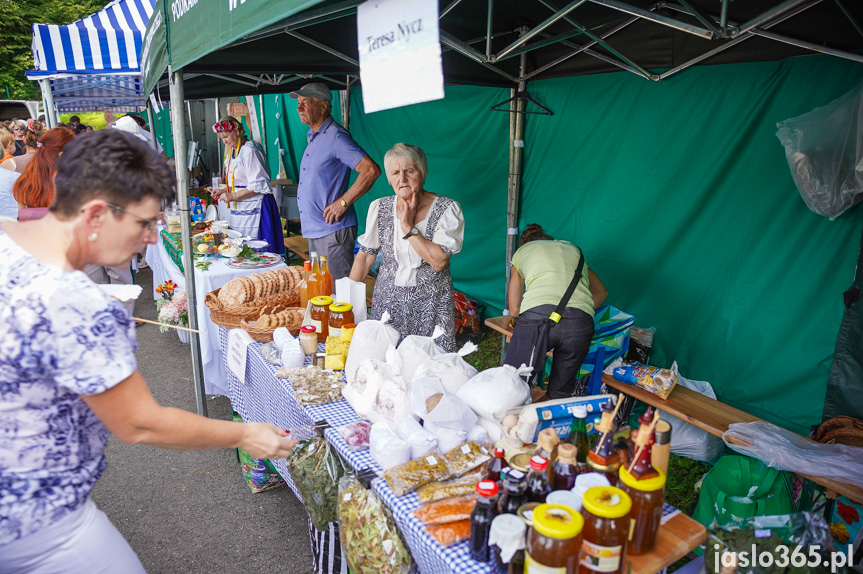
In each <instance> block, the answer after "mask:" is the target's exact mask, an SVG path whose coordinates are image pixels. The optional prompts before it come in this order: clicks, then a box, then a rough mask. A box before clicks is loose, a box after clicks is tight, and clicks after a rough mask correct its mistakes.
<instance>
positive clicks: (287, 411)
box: [219, 327, 679, 574]
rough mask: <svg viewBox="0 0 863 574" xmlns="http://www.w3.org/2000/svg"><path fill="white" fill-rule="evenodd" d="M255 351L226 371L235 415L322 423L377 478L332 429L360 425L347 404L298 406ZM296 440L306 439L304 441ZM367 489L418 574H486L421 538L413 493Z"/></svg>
mask: <svg viewBox="0 0 863 574" xmlns="http://www.w3.org/2000/svg"><path fill="white" fill-rule="evenodd" d="M227 342H228V330H227V329H225V328H224V327H219V345H220V347H221V349H222V356H223V357H224V356H227V353H226V352H225V351H226V349H227ZM260 346H261V344H260V343H255V344H253V345H252V346H251V347H250V348H249V355H248V358H247V360H246V383H244V384H243V383H240V381H239V380H238V379H237V378H236V377H235V376H234V375H233V374H232V373H231V372H230V370H228V369H225V371H226V373H227V377H228V383H229V389H230V395H229V396H230V399H231V405H232V406H233V408H234V410H235V411H237V412H238V413H240V415H241V416H242V417H243V420H244V421H246V422H269V423H273V424H275V425H277V426H279V427H282V428H285V429H297V428H303V427H309V426H311V425H313V424H314V422H315V421H320V420H326V421H327V423H329V425H330V428H328V429H326V430H325V431H324V436H326V438H327V440H328V441H329V442H330V444H331V445H332V446H333V447H334V448H335V449H336V451H337V452H338V453H339V454H340V455H341V456H342V457H343V458H344V459H345V460H347V461H348V463H349V464H350V465H351V467H352V468H354V469H355V470H358V471H359V470H363V469H366V468H369V469H371V470H373V471H375V472H376V473H377V474H378V475H380V474H381V473H382V472H383V469H382V468H381V467H380V465H378V464H377V463H376V462H375V461H374V460H372V457H371V455H370V454H369V451H368V449H365V450H360V451H355V450H352V449H351V447H349V446H348V445H347V443H346V442H345V441H344V440H342V437H341V435H339V433H338V430H337V428H338V427H339V426H341V425H344V424H347V423H350V422H353V421H357V420H360V417H359V416H357V413H356V412H354V409H353V408H351V406H350V405H349V404H348V402H347V401H345V400H341V401H337V402H335V403H328V404H325V405H315V406H308V407H306V406H303V405H301V404H300V403H299V402H298V401H297V399H296V397H295V396H294V392H293V389H292V388H291V384H290V382H289V381H288V380H287V379H279V378H277V377H276V376H275V372H276V371H277V370H278V368H277V367H275V366H274V365H271V364H270V363H268V362H266V361H265V360H264V357H263V356H262V355H261V353H260V352H258V349H259V348H260ZM319 347H320V351H322V352H323V351H324V348H323V345H320V346H319ZM307 361H308V359H307ZM299 438H307V436H301V437H299ZM272 462H273V463H274V466H275V468H276V470H278V471H279V474H281V475H282V477H283V478H284V479H285V481H286V482H287V483H288V486H290V487H291V490H293V491H294V494H296V496H297V498H298V499H300V501H302V497H300V494H299V493H298V492H297V489H296V487H295V486H294V482H293V480H291V474H290V472H288V468H287V466H286V465H285V460H284V459H280V460H276V461H272ZM372 488H373V489H374V491H375V492H376V493H377V494H378V496H380V497H381V499H382V500H383V501H384V503H385V504H386V505H387V506H388V507H389V508H390V509H391V510H392V512H393V517H394V518H395V521H396V524H397V525H398V527H399V529H400V530H401V532H402V534H403V535H404V537H405V540H406V541H407V543H408V546H409V547H410V550H411V554H412V555H413V557H414V560H415V561H416V563H417V566H418V567H419V570H420V572H421V573H422V574H439V573H440V574H446V573H450V572H457V573H459V574H461V573H465V574H474V573H475V574H486V573H487V572H488V571H489V565H488V564H484V563H481V562H476V561H474V560H471V558H470V552H469V549H468V542H467V541H465V542H461V543H459V544H455V545H453V546H451V547H449V548H443V547H442V546H441V545H440V544H438V543H437V542H435V541H434V539H432V538H431V537H430V536H429V535H428V534H426V532H425V529H424V527H423V525H422V524H421V523H420V522H419V520H417V519H416V517H414V515H413V510H414V509H416V508H418V507H419V506H420V503H419V499H418V498H417V495H416V493H415V492H411V493H409V494H406V495H404V496H396V495H395V494H393V491H392V490H390V487H389V485H388V484H387V482H386V480H384V479H383V478H377V479H375V480H374V481H373V482H372ZM677 512H679V511H678V510H677V509H676V508H674V507H673V506H669V505H668V504H666V505H665V508H664V510H663V520H662V522H663V523H665V522H666V521H667V520H669V519H670V518H671V517H673V516H674V515H675V514H676V513H677Z"/></svg>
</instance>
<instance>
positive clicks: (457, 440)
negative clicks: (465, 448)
mask: <svg viewBox="0 0 863 574" xmlns="http://www.w3.org/2000/svg"><path fill="white" fill-rule="evenodd" d="M423 428H425V429H426V430H427V431H429V432H430V433H432V434H433V435H434V436H435V438H436V439H437V448H438V451H439V452H448V451H451V450H452V449H454V448H455V447H457V446H459V445H461V444H464V443H465V442H467V431H459V430H453V429H448V428H446V427H442V426H440V425H436V424H435V423H433V422H430V421H425V423H424V424H423Z"/></svg>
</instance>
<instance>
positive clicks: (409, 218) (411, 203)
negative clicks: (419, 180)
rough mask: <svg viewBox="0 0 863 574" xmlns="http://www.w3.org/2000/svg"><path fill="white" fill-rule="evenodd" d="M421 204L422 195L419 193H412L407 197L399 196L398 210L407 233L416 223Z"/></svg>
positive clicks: (403, 230) (403, 228)
mask: <svg viewBox="0 0 863 574" xmlns="http://www.w3.org/2000/svg"><path fill="white" fill-rule="evenodd" d="M419 205H420V195H419V194H418V193H412V194H410V195H409V196H408V197H407V198H402V197H401V196H398V208H397V211H398V215H399V223H401V226H402V232H403V233H407V232H408V231H410V230H411V228H412V227H413V226H414V225H415V223H416V217H417V209H418V208H419Z"/></svg>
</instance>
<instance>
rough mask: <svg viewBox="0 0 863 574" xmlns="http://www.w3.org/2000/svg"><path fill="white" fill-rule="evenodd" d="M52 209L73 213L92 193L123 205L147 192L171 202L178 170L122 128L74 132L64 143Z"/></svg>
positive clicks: (64, 214) (61, 213)
mask: <svg viewBox="0 0 863 574" xmlns="http://www.w3.org/2000/svg"><path fill="white" fill-rule="evenodd" d="M54 187H55V197H54V203H52V204H51V212H52V213H54V214H55V215H57V216H58V217H60V218H61V219H63V218H66V217H74V216H75V214H77V213H78V211H79V210H80V209H81V206H82V205H84V204H85V203H87V202H88V201H90V200H91V199H104V200H105V201H107V202H109V203H113V204H115V205H118V206H120V207H123V208H125V207H126V206H127V205H129V204H132V203H137V202H139V201H142V200H143V199H144V198H146V197H154V198H156V199H159V200H165V201H168V202H171V201H173V200H174V196H175V193H176V178H175V176H174V172H173V171H172V170H171V168H170V167H168V164H167V163H165V160H164V158H162V156H161V155H159V154H157V153H156V152H155V150H153V148H152V147H150V146H149V145H147V144H146V143H145V142H144V141H143V140H140V139H138V138H137V137H135V136H133V135H132V134H129V133H126V132H124V131H121V130H98V131H94V132H90V133H86V134H82V135H80V136H78V137H76V138H75V139H74V140H72V141H71V142H69V144H68V145H67V146H66V147H65V148H64V149H63V155H62V156H60V163H59V165H58V166H57V175H56V176H55V177H54Z"/></svg>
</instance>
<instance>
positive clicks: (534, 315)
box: [513, 305, 593, 400]
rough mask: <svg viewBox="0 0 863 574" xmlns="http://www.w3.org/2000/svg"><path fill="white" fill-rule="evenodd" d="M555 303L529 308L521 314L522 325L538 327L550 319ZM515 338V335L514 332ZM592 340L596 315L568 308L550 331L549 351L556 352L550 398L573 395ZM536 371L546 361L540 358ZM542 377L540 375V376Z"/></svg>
mask: <svg viewBox="0 0 863 574" xmlns="http://www.w3.org/2000/svg"><path fill="white" fill-rule="evenodd" d="M555 307H556V306H555V305H540V306H539V307H533V308H532V309H528V310H527V311H525V312H524V313H521V314H520V315H519V316H518V319H516V321H517V322H518V323H519V324H522V323H524V324H525V325H530V326H533V325H536V326H539V325H541V324H542V323H544V322H545V321H548V316H549V315H551V314H552V312H554V309H555ZM513 337H515V335H513ZM592 339H593V317H591V316H590V315H588V314H587V313H585V312H584V311H582V310H581V309H575V308H573V307H567V308H566V310H565V311H564V313H563V317H562V318H561V320H560V322H559V323H558V324H557V325H555V326H554V327H552V328H551V329H550V330H549V332H548V350H549V351H554V358H553V359H552V362H551V375H550V376H549V378H548V389H547V390H546V394H547V395H548V398H549V399H551V400H554V399H564V398H567V397H571V396H572V395H573V393H574V392H575V382H576V380H575V377H576V375H578V370H579V368H581V364H582V363H583V362H584V358H585V357H586V356H587V352H588V350H589V349H590V342H591V340H592ZM539 362H540V364H538V365H537V366H536V369H534V372H536V373H542V372H543V371H544V370H545V361H544V360H542V359H540V361H539ZM540 376H541V375H540Z"/></svg>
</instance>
